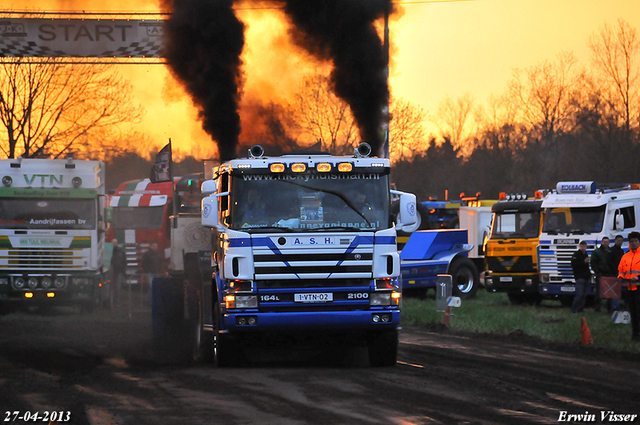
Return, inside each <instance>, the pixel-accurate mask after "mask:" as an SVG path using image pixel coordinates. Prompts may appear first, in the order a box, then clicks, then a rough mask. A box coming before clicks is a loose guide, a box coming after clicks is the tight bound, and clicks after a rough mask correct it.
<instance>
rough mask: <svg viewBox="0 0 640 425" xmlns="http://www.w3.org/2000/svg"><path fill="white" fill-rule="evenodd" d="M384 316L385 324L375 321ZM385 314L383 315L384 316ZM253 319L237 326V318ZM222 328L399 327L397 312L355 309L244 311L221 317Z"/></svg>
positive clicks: (324, 328) (344, 329) (331, 328)
mask: <svg viewBox="0 0 640 425" xmlns="http://www.w3.org/2000/svg"><path fill="white" fill-rule="evenodd" d="M375 315H378V317H386V318H388V320H387V321H382V320H380V321H377V322H374V316H375ZM383 315H384V316H383ZM249 317H254V318H255V324H253V325H248V324H246V325H239V324H238V321H239V319H240V318H249ZM223 320H224V328H225V329H226V330H227V331H229V332H232V333H234V332H269V331H299V330H305V331H306V330H323V331H348V330H385V329H386V330H392V329H397V328H398V326H399V325H400V310H398V309H379V310H377V309H376V310H373V309H372V310H358V311H322V312H263V313H260V312H258V311H251V310H245V311H242V312H235V311H227V312H226V314H224V316H223Z"/></svg>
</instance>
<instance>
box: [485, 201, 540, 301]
mask: <svg viewBox="0 0 640 425" xmlns="http://www.w3.org/2000/svg"><path fill="white" fill-rule="evenodd" d="M541 197H542V196H541V194H539V193H537V194H536V198H537V199H516V200H503V201H500V202H497V203H496V204H494V205H493V206H492V207H491V211H492V213H493V217H492V221H491V232H490V234H489V238H488V240H487V241H486V246H485V268H486V272H485V277H484V284H485V288H486V290H487V291H489V292H506V293H507V296H508V297H509V300H510V301H511V303H513V304H523V303H527V304H533V303H539V302H540V300H541V295H540V294H539V292H538V285H539V283H540V278H539V267H538V259H537V247H538V242H539V237H540V229H541V227H542V220H543V211H542V199H540V198H541Z"/></svg>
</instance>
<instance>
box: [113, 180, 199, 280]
mask: <svg viewBox="0 0 640 425" xmlns="http://www.w3.org/2000/svg"><path fill="white" fill-rule="evenodd" d="M201 180H202V176H201V175H189V176H185V177H182V178H180V177H175V178H174V182H173V183H171V182H162V183H151V181H150V180H149V179H144V180H132V181H128V182H124V183H122V184H120V186H118V189H117V190H116V192H115V193H114V194H113V195H112V196H111V201H110V203H109V206H110V213H111V217H110V220H109V221H110V222H111V225H110V228H109V230H108V231H107V241H109V242H111V241H112V240H113V239H114V238H115V239H117V240H118V243H119V244H121V245H123V246H124V249H125V252H126V258H127V282H128V283H143V282H144V279H145V278H144V273H143V272H142V269H141V265H142V263H141V259H142V254H143V253H144V252H145V251H147V250H148V249H149V247H150V246H151V244H152V243H153V242H156V243H157V244H158V251H159V252H160V253H161V254H163V258H164V260H165V270H167V271H168V269H169V268H170V259H171V228H172V227H171V226H172V224H171V217H172V216H174V211H178V212H181V213H182V212H194V213H196V214H197V213H199V211H200V209H199V208H200V181H201ZM191 210H193V211H191Z"/></svg>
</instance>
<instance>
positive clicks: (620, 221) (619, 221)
mask: <svg viewBox="0 0 640 425" xmlns="http://www.w3.org/2000/svg"><path fill="white" fill-rule="evenodd" d="M615 217H616V232H621V231H623V230H624V216H623V215H622V214H620V210H618V211H616V215H615Z"/></svg>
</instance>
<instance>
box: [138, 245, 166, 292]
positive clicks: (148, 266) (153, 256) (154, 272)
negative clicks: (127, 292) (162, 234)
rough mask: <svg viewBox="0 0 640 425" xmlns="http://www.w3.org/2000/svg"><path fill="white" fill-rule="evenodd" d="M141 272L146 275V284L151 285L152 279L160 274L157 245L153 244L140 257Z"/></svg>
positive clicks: (160, 267)
mask: <svg viewBox="0 0 640 425" xmlns="http://www.w3.org/2000/svg"><path fill="white" fill-rule="evenodd" d="M142 270H144V272H145V274H146V275H147V283H148V284H149V285H151V283H152V282H153V278H154V277H156V276H160V275H161V274H162V257H161V256H160V253H159V252H158V244H157V243H156V242H153V243H152V244H151V247H150V248H149V249H148V250H147V251H145V253H144V254H143V255H142Z"/></svg>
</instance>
